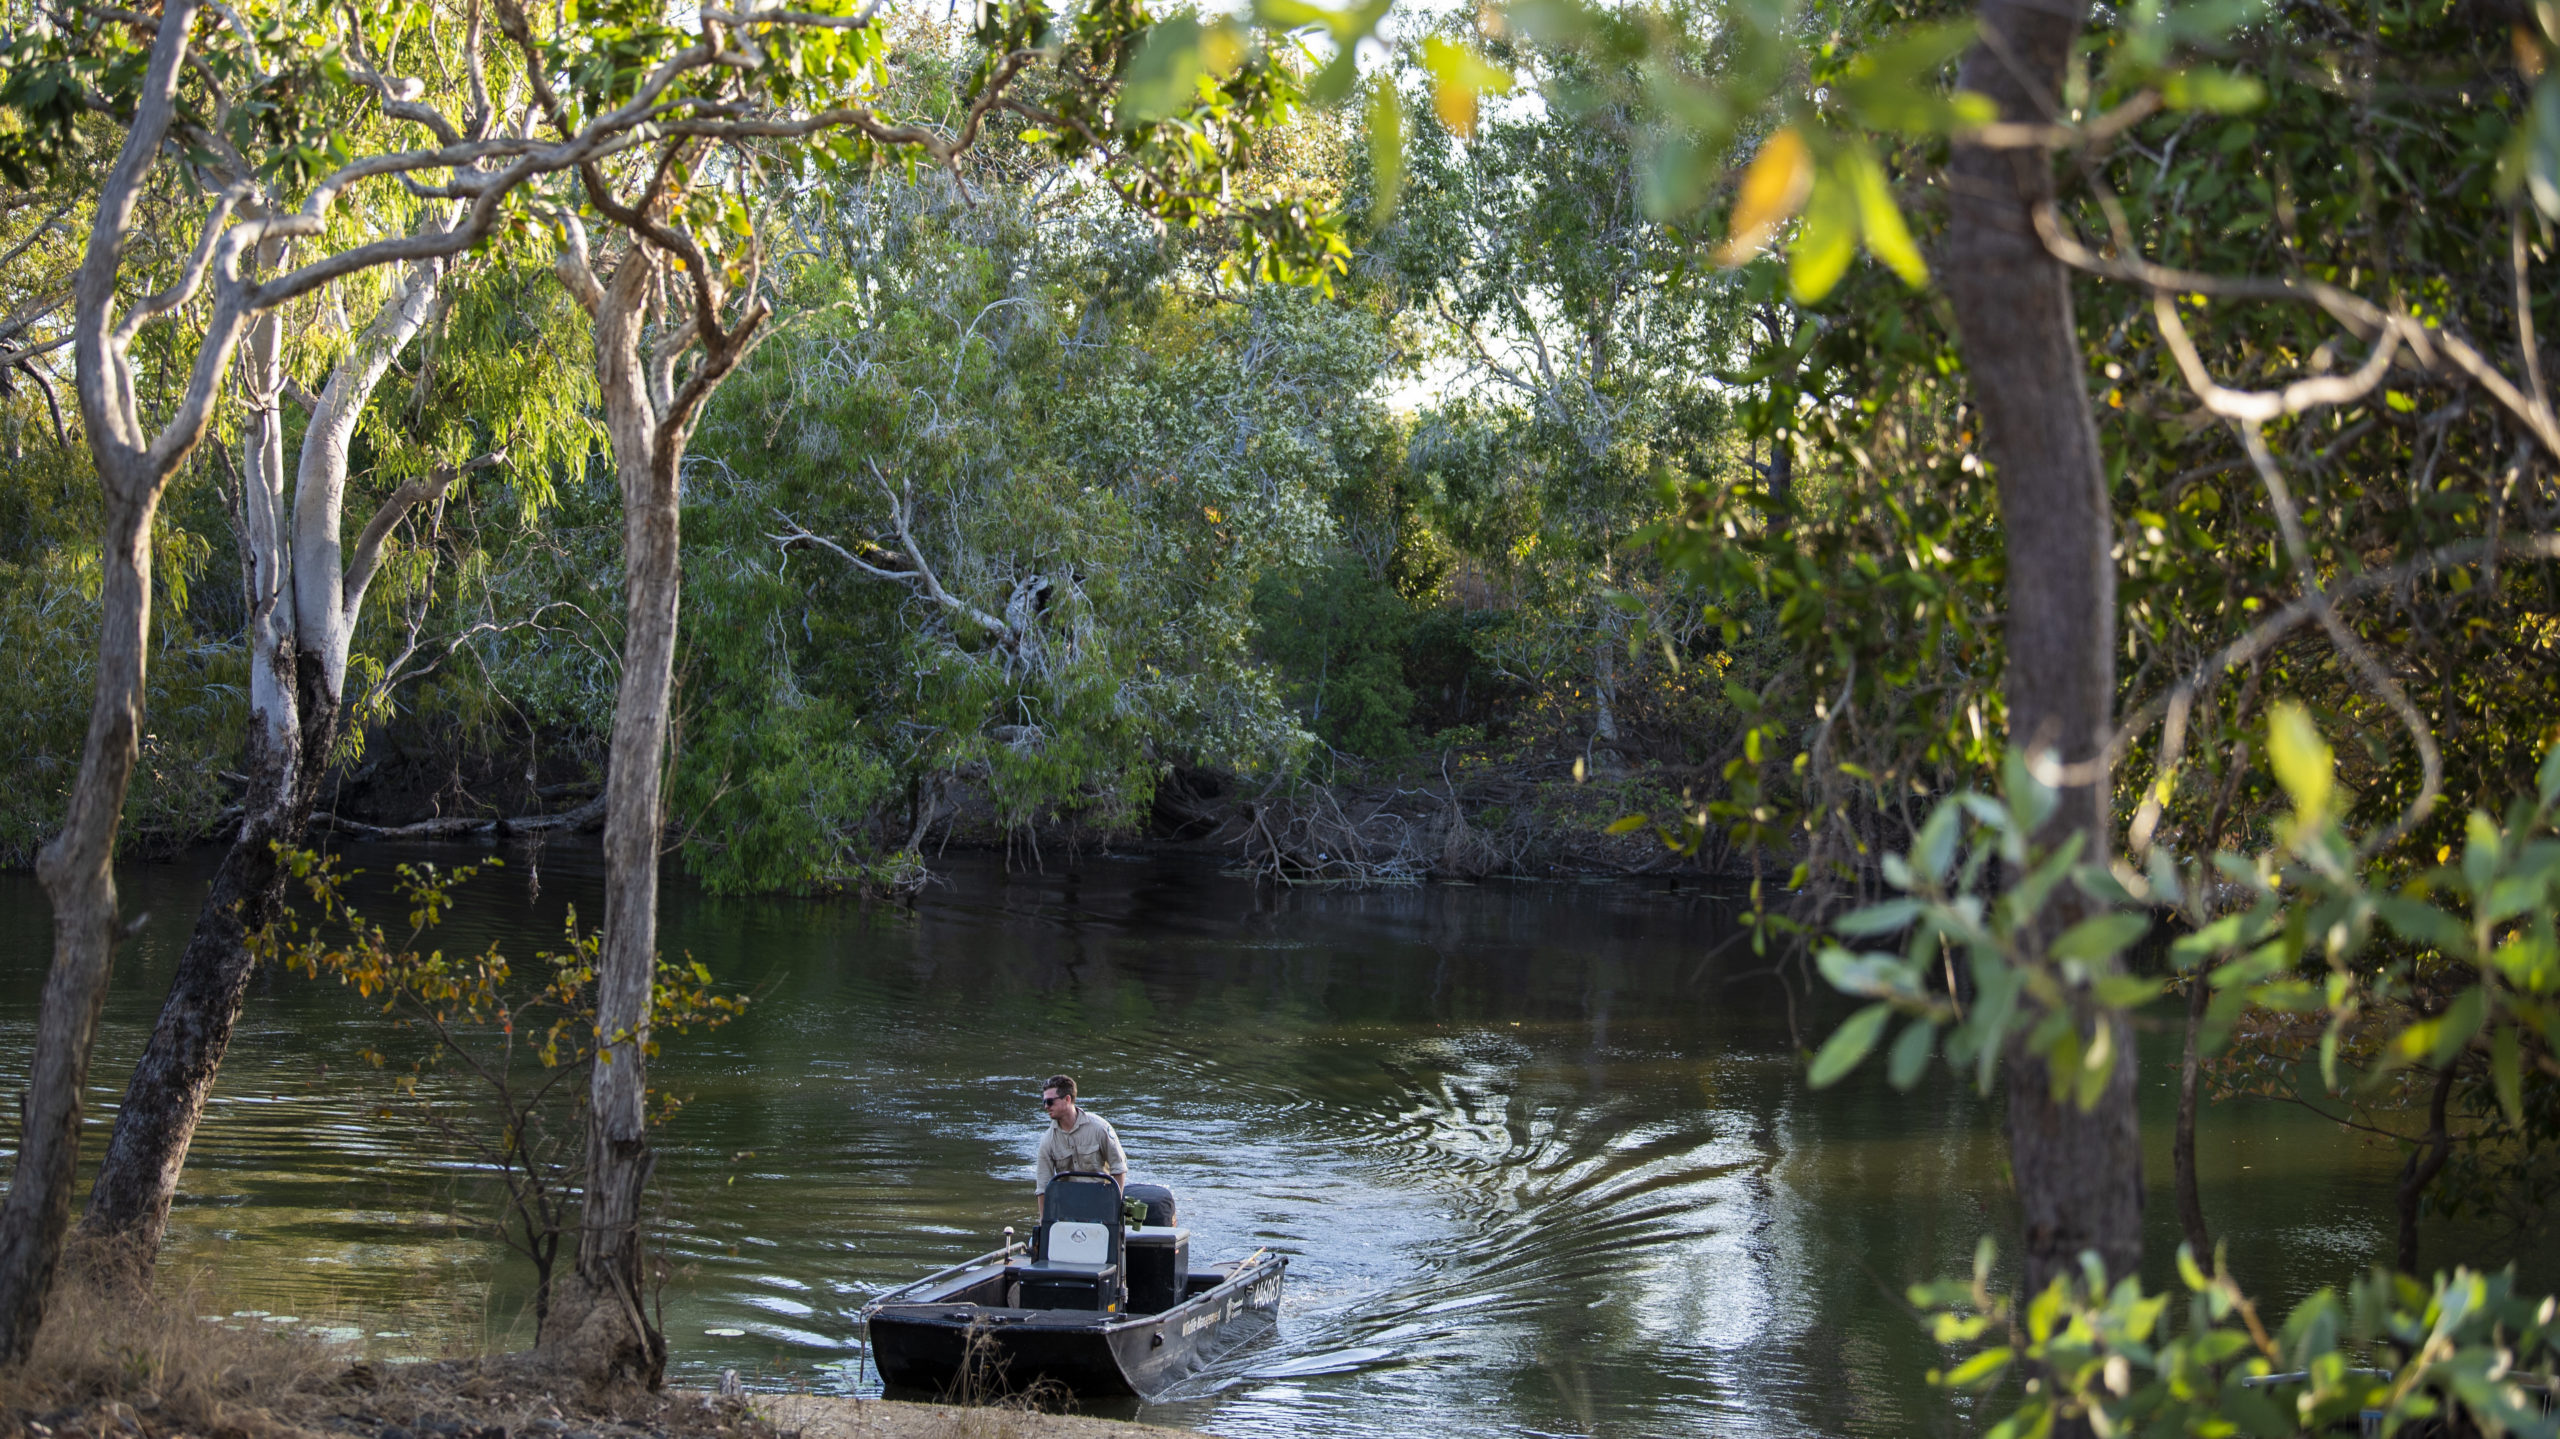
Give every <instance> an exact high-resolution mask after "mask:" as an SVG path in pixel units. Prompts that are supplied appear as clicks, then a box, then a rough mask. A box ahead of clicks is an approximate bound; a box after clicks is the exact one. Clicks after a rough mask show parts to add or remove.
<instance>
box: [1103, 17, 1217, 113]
mask: <svg viewBox="0 0 2560 1439" xmlns="http://www.w3.org/2000/svg"><path fill="white" fill-rule="evenodd" d="M1208 72H1209V60H1208V55H1207V53H1206V50H1205V49H1204V47H1203V46H1202V44H1201V29H1200V20H1199V17H1197V16H1193V15H1175V16H1172V17H1170V18H1168V19H1165V20H1161V21H1158V22H1157V23H1156V24H1155V25H1154V26H1153V27H1152V28H1150V29H1149V30H1148V31H1147V37H1146V39H1144V40H1142V41H1140V42H1139V44H1138V54H1137V57H1136V58H1135V59H1133V60H1131V61H1130V62H1129V70H1128V73H1127V74H1126V75H1124V76H1122V77H1121V82H1120V116H1121V118H1122V119H1123V120H1124V121H1126V120H1135V121H1140V122H1146V121H1153V120H1165V119H1170V118H1172V117H1173V116H1175V115H1179V114H1181V113H1182V112H1183V111H1185V110H1188V109H1190V108H1191V102H1192V100H1193V98H1194V97H1195V96H1196V95H1197V94H1198V92H1199V84H1200V77H1201V76H1203V75H1205V74H1207V73H1208Z"/></svg>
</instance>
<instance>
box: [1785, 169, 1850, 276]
mask: <svg viewBox="0 0 2560 1439" xmlns="http://www.w3.org/2000/svg"><path fill="white" fill-rule="evenodd" d="M1857 253H1858V199H1857V196H1856V195H1855V194H1854V193H1852V192H1851V190H1850V187H1849V186H1848V184H1846V183H1845V182H1843V180H1842V179H1841V177H1840V175H1839V173H1838V171H1836V170H1835V169H1833V168H1832V167H1830V166H1827V165H1825V166H1819V167H1816V170H1815V175H1814V181H1813V197H1812V198H1811V199H1809V200H1807V201H1806V202H1805V207H1804V224H1803V225H1802V226H1801V227H1800V228H1799V229H1798V230H1797V231H1796V240H1795V244H1794V246H1793V247H1792V248H1791V249H1789V250H1788V252H1787V291H1788V293H1789V294H1791V295H1792V296H1794V298H1795V302H1796V303H1797V304H1799V305H1810V304H1814V303H1816V302H1818V301H1819V300H1821V298H1822V297H1823V296H1825V295H1828V294H1830V293H1831V291H1832V287H1834V286H1836V285H1838V284H1839V283H1840V277H1841V276H1842V275H1845V274H1847V273H1848V272H1849V262H1850V261H1851V260H1852V259H1855V258H1856V257H1857Z"/></svg>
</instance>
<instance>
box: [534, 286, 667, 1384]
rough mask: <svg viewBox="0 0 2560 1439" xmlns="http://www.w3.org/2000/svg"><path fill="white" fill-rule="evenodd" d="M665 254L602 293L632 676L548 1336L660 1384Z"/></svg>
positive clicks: (588, 1363)
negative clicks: (573, 1185) (652, 1124)
mask: <svg viewBox="0 0 2560 1439" xmlns="http://www.w3.org/2000/svg"><path fill="white" fill-rule="evenodd" d="M655 268H656V266H655V257H654V256H653V255H651V254H650V253H649V252H647V251H646V250H645V249H642V248H640V247H638V246H634V247H633V250H632V251H631V253H629V254H627V255H626V256H625V257H624V258H623V260H622V263H621V264H620V265H619V266H618V267H617V268H616V270H615V272H614V276H613V280H612V282H611V284H610V285H608V286H606V287H605V288H604V289H603V290H602V292H601V293H599V294H593V295H591V296H587V297H583V298H588V299H589V300H590V302H591V303H590V304H589V309H590V312H591V313H592V314H593V315H594V317H595V328H596V361H597V364H596V375H597V379H598V380H599V381H600V382H601V383H602V389H603V399H604V411H605V427H606V430H607V432H608V434H609V436H610V438H611V440H612V444H613V453H614V467H615V470H616V472H617V475H618V476H619V478H620V481H621V487H622V506H623V521H622V533H623V546H624V550H623V562H622V563H623V584H624V604H623V623H624V629H623V641H622V681H621V686H620V688H619V689H618V690H617V691H616V693H615V696H614V711H613V739H612V752H611V758H610V759H609V760H608V762H607V770H606V781H605V822H604V852H605V900H604V937H603V949H602V953H601V955H600V957H599V959H598V962H597V967H596V1022H597V1025H598V1027H599V1029H601V1030H602V1032H603V1039H604V1040H605V1041H606V1042H605V1043H603V1044H602V1045H601V1046H600V1049H599V1053H598V1056H597V1062H596V1066H595V1074H594V1077H593V1079H592V1081H591V1084H590V1089H589V1095H588V1098H589V1107H588V1115H587V1179H586V1194H585V1206H584V1211H583V1214H582V1216H581V1219H580V1224H579V1230H578V1253H577V1262H576V1264H575V1265H574V1266H573V1267H572V1268H571V1270H570V1272H569V1273H568V1274H567V1275H566V1276H564V1280H565V1282H564V1283H563V1284H562V1286H561V1292H560V1293H559V1294H558V1295H556V1296H554V1299H553V1303H552V1306H551V1312H550V1315H549V1318H550V1321H551V1322H550V1325H549V1328H550V1331H551V1332H549V1333H547V1334H545V1335H543V1336H542V1338H541V1344H542V1347H543V1348H544V1350H546V1351H547V1352H548V1353H549V1354H550V1355H551V1356H552V1357H553V1359H554V1361H555V1362H557V1363H560V1364H561V1365H562V1366H563V1367H566V1368H570V1369H572V1370H575V1371H576V1372H579V1373H582V1374H585V1375H587V1376H589V1377H590V1378H593V1379H599V1380H603V1381H606V1382H612V1381H616V1380H637V1381H639V1382H640V1383H643V1384H646V1385H649V1386H651V1387H655V1386H656V1385H657V1383H658V1382H659V1380H660V1378H661V1377H662V1375H663V1374H664V1372H665V1369H666V1340H665V1339H664V1337H662V1336H661V1335H660V1334H659V1333H658V1331H657V1329H656V1327H655V1326H653V1325H652V1324H650V1322H649V1320H648V1311H647V1307H646V1303H645V1297H644V1296H645V1289H644V1280H645V1255H644V1253H643V1250H642V1244H641V1238H642V1235H641V1215H640V1206H641V1199H642V1196H643V1194H644V1192H645V1191H646V1189H647V1187H648V1182H649V1172H650V1169H651V1168H652V1166H653V1163H654V1160H653V1157H652V1155H651V1154H650V1151H649V1132H648V1116H647V1112H646V1111H647V1099H648V1075H647V1072H646V1070H645V1068H644V1066H643V1054H642V1049H643V1046H644V1045H645V1044H646V1043H647V1039H648V1021H649V1012H650V1003H651V995H650V989H651V985H652V983H653V981H654V980H655V978H656V965H657V938H658V838H659V832H660V818H661V812H662V808H663V796H662V794H661V775H660V773H659V767H660V765H661V763H662V762H663V761H664V759H665V757H666V744H667V721H668V702H669V698H670V696H671V694H672V692H673V689H674V677H675V652H676V609H677V599H678V593H679V589H680V571H679V568H678V548H677V545H678V528H677V498H678V497H677V484H676V479H677V467H678V464H679V463H680V461H681V459H682V455H681V450H680V447H679V446H678V445H675V444H669V443H666V441H667V440H668V439H669V438H670V436H669V435H668V434H667V433H666V431H665V430H664V429H663V428H662V427H661V425H660V423H659V417H658V414H657V409H658V407H657V406H656V405H655V404H653V403H652V396H651V395H650V394H649V390H648V377H647V375H646V372H645V370H644V368H643V365H642V356H641V340H642V330H643V328H644V326H645V324H646V320H647V312H648V310H649V306H650V302H651V298H652V296H651V292H652V290H653V289H654V286H655V279H656V275H655Z"/></svg>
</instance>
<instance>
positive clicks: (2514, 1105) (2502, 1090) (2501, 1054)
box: [2489, 1024, 2524, 1129]
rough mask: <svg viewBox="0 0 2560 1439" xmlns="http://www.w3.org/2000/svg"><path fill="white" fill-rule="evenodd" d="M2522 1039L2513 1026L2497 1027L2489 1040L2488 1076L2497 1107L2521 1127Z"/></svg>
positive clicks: (2522, 1125) (2522, 1118)
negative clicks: (2495, 1091)
mask: <svg viewBox="0 0 2560 1439" xmlns="http://www.w3.org/2000/svg"><path fill="white" fill-rule="evenodd" d="M2523 1045H2524V1040H2523V1036H2522V1034H2521V1033H2519V1032H2518V1030H2517V1028H2516V1026H2514V1025H2512V1024H2509V1025H2503V1026H2501V1027H2500V1028H2499V1030H2498V1033H2497V1035H2496V1037H2495V1038H2493V1039H2491V1040H2490V1041H2489V1080H2490V1083H2491V1085H2492V1086H2493V1087H2494V1088H2496V1090H2497V1091H2498V1107H2499V1108H2500V1109H2503V1110H2505V1111H2506V1112H2507V1123H2509V1124H2512V1125H2514V1126H2515V1127H2516V1128H2518V1129H2522V1128H2524V1050H2523Z"/></svg>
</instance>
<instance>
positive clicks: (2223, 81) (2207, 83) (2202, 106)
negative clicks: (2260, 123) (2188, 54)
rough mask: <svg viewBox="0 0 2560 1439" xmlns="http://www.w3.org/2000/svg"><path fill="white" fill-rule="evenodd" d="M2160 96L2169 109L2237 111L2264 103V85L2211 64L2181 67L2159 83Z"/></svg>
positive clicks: (2218, 113) (2265, 90)
mask: <svg viewBox="0 0 2560 1439" xmlns="http://www.w3.org/2000/svg"><path fill="white" fill-rule="evenodd" d="M2160 98H2161V99H2162V100H2164V101H2167V102H2168V105H2169V108H2170V109H2172V110H2205V111H2209V112H2211V113H2213V114H2217V115H2237V114H2240V113H2242V112H2244V111H2249V110H2255V109H2257V108H2258V107H2259V106H2260V105H2262V104H2264V103H2266V99H2267V87H2266V86H2264V85H2261V84H2259V83H2258V82H2257V80H2256V79H2255V78H2253V77H2251V76H2247V75H2234V74H2232V73H2231V72H2230V71H2228V70H2220V69H2216V68H2215V67H2213V66H2211V65H2199V66H2196V67H2195V68H2194V69H2191V70H2181V71H2179V72H2178V73H2176V74H2174V75H2171V76H2170V77H2169V78H2168V79H2166V80H2164V81H2162V82H2161V84H2160Z"/></svg>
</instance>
